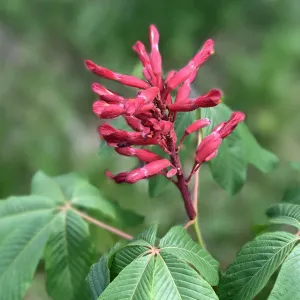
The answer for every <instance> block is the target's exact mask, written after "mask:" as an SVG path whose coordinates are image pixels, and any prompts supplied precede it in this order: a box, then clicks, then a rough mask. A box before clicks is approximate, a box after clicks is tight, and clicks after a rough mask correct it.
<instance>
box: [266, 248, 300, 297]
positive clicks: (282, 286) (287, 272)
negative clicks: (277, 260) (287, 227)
mask: <svg viewBox="0 0 300 300" xmlns="http://www.w3.org/2000/svg"><path fill="white" fill-rule="evenodd" d="M299 278H300V245H298V246H296V247H295V248H294V249H293V251H292V252H291V253H290V255H289V256H288V257H287V259H286V260H285V262H284V263H283V265H282V267H281V269H280V273H279V275H278V277H277V280H276V282H275V285H274V288H273V290H272V292H271V295H270V297H269V298H268V300H291V299H300V284H299Z"/></svg>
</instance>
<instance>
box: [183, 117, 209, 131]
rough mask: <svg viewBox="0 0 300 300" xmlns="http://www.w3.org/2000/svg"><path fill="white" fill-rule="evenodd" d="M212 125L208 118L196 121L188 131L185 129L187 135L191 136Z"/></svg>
mask: <svg viewBox="0 0 300 300" xmlns="http://www.w3.org/2000/svg"><path fill="white" fill-rule="evenodd" d="M209 124H210V120H209V119H207V118H204V119H199V120H197V121H195V122H194V123H192V124H191V125H189V126H188V127H187V128H186V129H185V132H184V133H185V135H188V134H191V133H193V132H195V131H197V130H199V129H201V128H204V127H206V126H208V125H209Z"/></svg>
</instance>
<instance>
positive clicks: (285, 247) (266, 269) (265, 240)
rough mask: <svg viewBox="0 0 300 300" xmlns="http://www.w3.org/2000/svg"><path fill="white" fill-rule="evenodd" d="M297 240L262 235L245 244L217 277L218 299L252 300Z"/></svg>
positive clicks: (290, 236) (286, 235)
mask: <svg viewBox="0 0 300 300" xmlns="http://www.w3.org/2000/svg"><path fill="white" fill-rule="evenodd" d="M297 240H298V237H297V236H295V235H293V234H290V233H287V232H275V233H266V234H262V235H261V236H258V237H257V238H256V239H254V240H253V241H251V242H249V243H248V244H246V245H245V246H244V247H243V248H242V249H241V250H240V252H239V253H238V255H237V258H236V259H235V260H234V261H233V263H232V264H231V265H230V266H229V268H228V269H227V270H226V272H225V274H224V275H223V276H222V277H221V280H220V285H219V297H220V299H221V300H222V299H224V300H231V299H233V300H240V299H243V300H250V299H253V298H254V297H255V296H256V295H257V294H258V293H259V292H260V291H261V290H262V289H263V287H264V286H265V285H266V284H267V282H268V280H269V279H270V277H271V276H272V274H273V273H274V272H275V271H276V270H277V268H278V267H279V266H280V265H281V264H282V262H283V261H284V260H285V258H286V256H287V255H288V254H289V252H290V251H291V250H292V248H293V247H294V245H295V243H296V242H297Z"/></svg>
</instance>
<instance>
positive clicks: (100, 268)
mask: <svg viewBox="0 0 300 300" xmlns="http://www.w3.org/2000/svg"><path fill="white" fill-rule="evenodd" d="M86 282H87V284H88V288H89V291H90V294H91V299H92V300H97V299H98V297H99V296H100V295H101V294H102V292H103V291H104V289H105V288H106V287H107V286H108V285H109V282H110V270H109V268H108V266H107V255H104V256H102V257H101V258H100V260H99V261H98V262H97V263H95V264H93V265H92V266H91V269H90V272H89V274H88V276H87V278H86Z"/></svg>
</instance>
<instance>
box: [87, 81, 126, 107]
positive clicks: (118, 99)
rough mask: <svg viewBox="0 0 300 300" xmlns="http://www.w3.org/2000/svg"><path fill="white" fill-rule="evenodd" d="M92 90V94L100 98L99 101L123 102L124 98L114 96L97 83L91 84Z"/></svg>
mask: <svg viewBox="0 0 300 300" xmlns="http://www.w3.org/2000/svg"><path fill="white" fill-rule="evenodd" d="M92 90H93V92H94V93H96V94H97V95H99V96H100V97H101V100H104V101H106V102H109V103H121V102H123V101H124V100H125V98H124V97H122V96H119V95H118V94H115V93H114V92H112V91H110V90H108V89H106V88H105V87H104V86H102V85H101V84H99V83H93V84H92Z"/></svg>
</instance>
